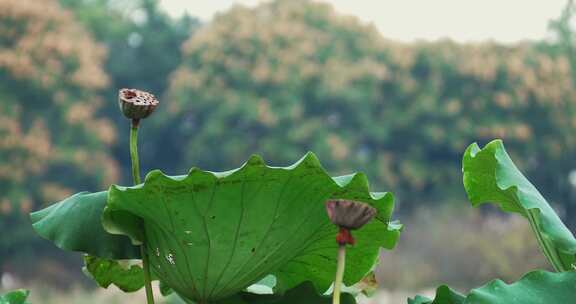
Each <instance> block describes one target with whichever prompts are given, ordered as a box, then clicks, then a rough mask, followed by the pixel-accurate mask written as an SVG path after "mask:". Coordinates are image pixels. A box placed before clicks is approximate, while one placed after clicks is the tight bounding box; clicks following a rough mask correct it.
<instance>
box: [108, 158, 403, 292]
mask: <svg viewBox="0 0 576 304" xmlns="http://www.w3.org/2000/svg"><path fill="white" fill-rule="evenodd" d="M329 198H346V199H353V200H359V201H363V202H366V203H368V204H370V205H372V206H374V207H375V208H376V209H377V210H378V212H379V213H378V215H377V217H376V219H375V220H373V221H371V222H370V223H368V224H367V225H366V226H364V227H363V228H362V229H360V230H358V231H355V237H356V240H357V242H358V245H357V246H356V247H352V248H350V250H349V251H348V253H347V255H348V256H347V264H348V267H347V269H346V274H345V283H346V284H347V285H352V284H354V283H356V282H358V281H359V280H361V279H362V278H363V277H364V276H365V275H366V274H367V273H368V272H369V271H370V270H371V269H372V268H373V266H374V264H375V263H376V261H377V258H378V252H379V249H380V248H381V247H385V248H392V247H393V246H394V245H395V243H396V240H397V238H398V235H399V230H400V229H401V225H400V224H398V223H389V221H390V216H391V213H392V209H393V206H394V204H393V197H392V195H391V194H390V193H370V192H369V190H368V182H367V180H366V177H365V176H364V175H363V174H354V175H348V176H343V177H338V178H334V179H333V178H331V177H330V176H329V175H328V174H326V172H325V171H324V169H323V168H322V167H321V166H320V164H319V162H318V160H317V159H316V157H315V156H314V155H313V154H311V153H310V154H308V155H307V156H306V157H304V158H303V159H301V160H300V161H299V162H297V163H296V164H294V165H292V166H290V167H285V168H279V167H268V166H266V165H265V164H264V162H263V161H262V159H261V158H259V157H257V156H254V157H252V158H250V160H248V162H247V163H246V164H245V165H244V166H242V167H241V168H239V169H236V170H232V171H227V172H222V173H214V172H208V171H201V170H199V169H192V170H191V171H190V173H189V174H188V175H187V176H179V177H169V176H166V175H164V174H162V173H161V172H160V171H152V172H150V173H149V174H148V175H147V177H146V181H145V183H144V184H142V185H138V186H135V187H119V186H113V187H111V188H110V190H109V199H108V205H107V207H106V208H105V210H104V214H103V217H102V218H103V224H104V226H105V229H106V230H107V231H108V232H111V233H121V234H125V235H128V236H130V237H131V238H132V239H133V241H134V242H142V241H144V239H143V238H145V244H146V250H147V252H148V254H149V256H150V262H151V267H152V270H153V272H155V273H156V274H157V275H158V277H159V278H160V279H161V280H162V281H164V282H165V283H166V285H168V286H169V287H170V288H172V289H173V290H174V291H175V292H177V293H178V294H179V295H182V296H185V297H187V298H189V299H193V300H199V301H200V302H201V301H207V300H208V301H213V300H216V299H222V298H225V297H227V296H231V295H234V294H236V293H238V292H240V291H241V290H243V289H244V288H246V287H247V286H249V285H251V284H253V283H255V282H257V281H259V280H260V279H262V278H263V277H264V276H265V275H267V274H273V275H274V276H275V277H276V278H277V284H276V286H275V290H276V291H277V292H280V293H281V292H283V291H286V290H289V289H291V288H293V287H295V286H297V285H299V284H301V283H302V282H304V281H307V280H310V281H312V283H313V284H314V286H315V287H316V290H317V291H319V292H323V291H325V290H326V289H328V287H329V286H330V284H331V283H332V280H333V277H334V269H335V265H336V252H337V244H336V242H335V239H334V238H335V235H336V232H337V229H336V227H335V226H334V225H332V224H331V223H330V221H329V220H328V217H327V215H326V212H325V207H324V202H325V201H326V200H327V199H329ZM142 223H143V225H144V226H143V227H142V226H141V225H142ZM144 232H145V234H144Z"/></svg>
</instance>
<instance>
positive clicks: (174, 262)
mask: <svg viewBox="0 0 576 304" xmlns="http://www.w3.org/2000/svg"><path fill="white" fill-rule="evenodd" d="M166 260H167V261H168V263H170V264H172V265H176V261H174V255H173V254H171V253H169V254H167V255H166Z"/></svg>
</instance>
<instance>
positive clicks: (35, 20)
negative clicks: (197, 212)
mask: <svg viewBox="0 0 576 304" xmlns="http://www.w3.org/2000/svg"><path fill="white" fill-rule="evenodd" d="M573 12H574V8H573V5H572V3H571V2H570V3H569V4H568V5H567V6H566V9H565V10H564V11H563V12H559V15H560V17H559V18H558V19H557V20H555V21H554V22H552V23H551V28H550V30H551V33H552V34H553V39H552V40H546V41H533V42H524V43H518V44H505V45H504V44H498V43H476V44H460V43H455V42H452V41H449V40H444V41H436V42H419V43H400V42H397V41H391V40H388V39H386V38H385V35H386V33H380V32H378V31H377V30H376V29H375V28H374V27H372V26H370V25H366V24H364V23H362V22H360V21H359V20H358V19H357V18H354V17H349V16H345V15H341V14H338V13H336V12H335V11H334V9H333V8H332V7H331V6H330V5H327V4H324V3H322V2H316V1H308V0H276V1H271V2H266V3H263V4H260V5H258V6H256V7H253V8H247V7H242V6H236V7H234V8H232V9H230V10H228V11H227V12H224V13H222V14H220V15H218V16H217V17H215V18H214V20H212V21H210V22H208V23H206V24H200V23H199V21H198V20H197V19H195V18H194V17H190V16H183V17H181V18H173V17H170V16H168V15H167V14H166V13H165V12H163V11H162V10H161V9H160V8H159V6H158V2H157V1H156V0H124V1H113V0H79V1H75V0H59V1H57V0H27V1H19V0H0V231H10V233H2V234H0V275H1V273H2V271H7V270H9V271H14V265H15V263H16V262H15V261H14V259H15V256H16V254H15V252H18V253H19V255H20V254H21V253H23V252H28V254H27V255H26V256H33V254H34V253H35V252H38V250H33V249H38V248H42V249H47V248H49V247H48V245H47V244H46V243H44V242H43V241H42V240H39V239H38V238H36V237H35V236H34V235H33V234H32V233H31V229H30V227H29V223H28V220H27V217H26V214H27V213H28V212H29V211H30V210H33V209H37V208H40V207H41V206H44V205H46V204H50V203H52V202H55V201H57V200H59V199H61V198H63V197H65V196H67V195H69V194H71V193H73V192H77V191H81V190H100V189H102V188H105V187H107V186H108V185H109V184H110V183H127V182H129V180H130V179H129V178H128V174H129V170H128V169H127V168H128V166H129V159H128V156H129V155H128V150H127V144H126V140H127V137H128V136H127V132H128V122H127V121H126V120H125V119H124V118H123V117H122V116H121V115H120V113H119V112H118V110H117V103H116V94H117V90H118V89H120V88H122V87H136V88H140V89H144V90H148V91H151V92H153V93H155V94H156V95H158V96H159V97H160V99H161V106H160V108H159V109H158V111H157V112H158V113H157V114H155V115H154V116H153V117H152V118H151V119H149V121H147V122H146V124H144V126H143V127H144V130H143V131H144V132H143V134H142V136H143V139H142V140H141V145H142V149H141V150H142V152H141V158H142V161H143V169H144V170H148V169H152V168H161V169H163V170H164V171H165V172H167V173H170V174H182V173H185V172H186V171H187V169H188V168H190V167H192V166H198V167H201V168H204V169H209V170H226V169H230V168H234V167H237V166H239V165H240V164H241V163H242V162H243V161H244V160H245V159H247V157H248V156H249V155H250V154H252V153H259V154H263V156H264V158H265V159H266V160H268V161H269V162H271V163H275V164H278V165H284V164H288V163H292V162H293V161H294V160H296V159H297V158H299V157H300V156H302V155H303V154H304V153H305V152H306V151H314V152H315V153H316V154H317V155H318V156H319V158H320V159H321V161H322V163H323V165H324V166H325V167H326V168H327V169H328V170H329V171H330V172H332V173H334V174H343V173H349V172H351V171H356V170H360V171H364V172H365V173H367V175H368V176H369V179H370V180H371V181H372V182H373V188H374V189H378V190H384V191H392V192H394V193H395V194H396V196H397V200H398V202H399V208H400V210H401V211H402V213H401V216H402V215H406V214H409V213H412V212H413V211H416V214H422V213H421V212H420V211H418V210H417V209H418V208H419V207H421V206H437V205H441V204H451V203H458V204H462V202H463V201H464V200H465V196H464V193H463V190H462V185H461V171H460V158H461V155H462V153H463V151H464V149H465V147H466V146H467V145H468V144H470V143H471V142H474V141H478V142H480V143H484V142H487V141H489V140H491V139H493V138H503V139H504V141H505V142H506V145H507V148H508V150H509V152H511V154H512V155H513V157H514V159H515V161H516V162H517V163H518V164H519V165H520V166H521V169H522V170H523V171H525V172H526V173H527V175H528V176H529V177H530V179H531V180H533V181H534V182H535V183H536V184H537V185H538V188H539V189H541V190H542V192H543V193H544V194H545V196H546V197H548V198H550V199H551V200H552V201H553V202H554V203H555V204H556V206H557V207H558V210H559V211H561V213H562V214H563V217H564V218H565V219H567V220H568V222H569V223H570V224H571V226H572V227H573V228H576V196H575V195H574V194H575V189H574V183H576V173H575V172H576V171H574V170H575V169H576V159H575V158H574V157H572V156H573V155H574V153H575V152H576V136H574V135H573V130H574V128H575V127H576V102H575V97H576V96H575V92H576V91H575V90H574V88H575V85H576V78H575V77H574V75H575V71H576V53H575V52H574V49H575V47H576V45H575V40H574V31H573V29H572V27H571V21H572V20H573V17H572V16H573ZM560 13H561V14H560ZM472 217H473V216H470V218H472ZM514 229H516V228H514ZM488 230H489V229H488ZM490 231H492V230H490ZM490 233H492V232H490ZM470 234H471V235H473V232H471V233H470ZM409 239H410V238H409ZM414 239H415V240H419V239H418V238H417V237H414ZM415 242H416V241H415ZM417 243H418V244H421V241H417ZM431 246H432V245H431ZM503 246H504V245H503ZM514 246H516V247H514V248H513V249H510V250H513V251H514V252H521V251H522V250H523V249H524V247H521V246H518V244H516V245H514ZM432 247H434V246H432ZM440 247H441V246H440ZM456 247H457V246H456ZM434 248H436V247H434ZM458 248H463V249H462V250H463V251H466V250H468V247H466V246H462V247H458ZM477 251H478V252H481V251H482V249H481V248H480V249H478V250H477ZM487 255H488V254H487ZM19 261H21V260H19ZM447 261H450V262H451V261H453V260H452V259H447ZM447 264H450V263H447ZM495 264H497V263H495ZM499 265H501V263H500V264H499ZM423 267H424V266H423ZM498 267H500V266H498ZM498 267H493V268H490V269H497V270H490V271H494V272H498V273H507V274H509V275H510V276H511V277H512V276H513V274H512V272H511V271H510V270H509V269H508V268H506V267H504V268H502V267H500V268H498ZM424 268H425V267H424ZM472 272H474V271H472V270H471V272H470V273H472ZM486 275H488V274H486ZM471 276H472V274H471Z"/></svg>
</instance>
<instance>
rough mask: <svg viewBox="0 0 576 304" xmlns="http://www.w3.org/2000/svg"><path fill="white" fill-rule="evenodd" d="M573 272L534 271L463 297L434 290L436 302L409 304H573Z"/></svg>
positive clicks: (420, 300) (443, 289) (575, 283)
mask: <svg viewBox="0 0 576 304" xmlns="http://www.w3.org/2000/svg"><path fill="white" fill-rule="evenodd" d="M575 290H576V272H573V271H568V272H559V273H554V272H547V271H541V270H538V271H533V272H530V273H528V274H526V275H525V276H524V277H522V278H521V279H520V280H519V281H518V282H515V283H513V284H506V283H505V282H503V281H501V280H494V281H491V282H490V283H488V284H486V285H484V286H482V287H480V288H476V289H473V290H472V291H470V294H468V296H466V297H465V298H464V297H463V296H460V295H459V294H458V293H456V292H454V291H452V290H450V289H449V288H447V287H446V286H443V287H440V288H438V290H437V294H436V299H434V300H429V299H426V298H425V297H421V296H419V297H416V299H414V300H410V299H409V300H408V304H568V303H576V295H575V294H574V291H575Z"/></svg>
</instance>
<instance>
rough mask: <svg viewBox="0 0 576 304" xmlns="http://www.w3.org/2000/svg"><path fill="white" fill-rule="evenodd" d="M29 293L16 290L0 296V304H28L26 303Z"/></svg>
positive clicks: (23, 290)
mask: <svg viewBox="0 0 576 304" xmlns="http://www.w3.org/2000/svg"><path fill="white" fill-rule="evenodd" d="M29 294H30V292H29V291H28V290H25V289H18V290H14V291H10V292H8V293H5V294H3V295H0V304H30V303H29V302H27V301H26V299H27V298H28V295H29Z"/></svg>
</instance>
